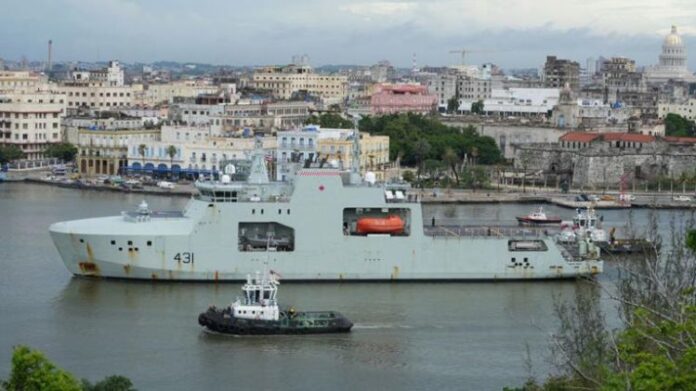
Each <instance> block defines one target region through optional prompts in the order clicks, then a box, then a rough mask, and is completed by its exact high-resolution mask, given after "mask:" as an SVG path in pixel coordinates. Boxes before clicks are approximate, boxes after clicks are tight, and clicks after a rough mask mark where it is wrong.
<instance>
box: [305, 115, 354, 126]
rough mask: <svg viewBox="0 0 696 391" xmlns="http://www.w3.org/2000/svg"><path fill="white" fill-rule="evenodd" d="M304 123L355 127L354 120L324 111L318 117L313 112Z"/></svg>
mask: <svg viewBox="0 0 696 391" xmlns="http://www.w3.org/2000/svg"><path fill="white" fill-rule="evenodd" d="M304 123H305V125H319V126H321V127H322V128H333V129H353V121H351V120H349V119H345V118H343V117H341V115H340V114H337V113H323V114H321V115H320V116H318V117H317V116H316V115H314V114H312V115H311V116H309V118H307V119H306V120H305V122H304Z"/></svg>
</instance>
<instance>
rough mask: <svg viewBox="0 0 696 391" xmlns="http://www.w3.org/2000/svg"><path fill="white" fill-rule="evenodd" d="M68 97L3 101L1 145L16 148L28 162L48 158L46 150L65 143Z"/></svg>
mask: <svg viewBox="0 0 696 391" xmlns="http://www.w3.org/2000/svg"><path fill="white" fill-rule="evenodd" d="M64 115H65V97H64V96H63V95H60V94H54V93H48V92H44V93H31V94H29V93H27V94H8V95H4V96H2V97H0V144H5V145H7V144H9V145H16V146H17V147H19V148H20V149H21V150H22V152H24V154H25V157H24V158H25V159H27V160H41V159H44V158H45V155H44V151H45V149H46V148H47V147H48V146H49V145H50V144H53V143H59V142H60V141H61V129H60V123H61V118H62V117H63V116H64Z"/></svg>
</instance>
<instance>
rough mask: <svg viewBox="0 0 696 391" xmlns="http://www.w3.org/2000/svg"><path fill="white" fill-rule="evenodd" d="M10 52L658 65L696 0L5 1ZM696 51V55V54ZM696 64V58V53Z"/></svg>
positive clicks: (693, 16) (685, 29)
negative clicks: (610, 59) (50, 43)
mask: <svg viewBox="0 0 696 391" xmlns="http://www.w3.org/2000/svg"><path fill="white" fill-rule="evenodd" d="M3 8H4V9H6V10H8V11H9V12H8V14H12V15H13V18H6V20H4V24H3V26H2V27H0V33H1V34H2V36H3V38H5V39H0V57H6V58H10V59H12V58H14V59H17V58H19V57H21V56H22V55H27V56H28V57H29V58H35V59H41V58H44V57H45V43H46V41H47V40H48V39H49V38H52V39H53V40H54V51H55V58H56V59H57V60H59V61H60V60H77V59H84V60H95V59H100V60H106V59H110V58H119V59H121V60H123V61H155V60H165V59H171V60H178V61H197V62H216V63H231V64H262V63H283V62H287V61H289V58H290V56H291V55H292V54H295V53H308V54H309V55H310V56H311V58H312V60H313V63H315V64H316V65H318V64H322V63H362V64H370V63H374V62H376V61H378V60H380V59H388V60H390V61H392V62H393V63H395V64H397V65H401V66H408V65H410V62H411V57H412V54H413V53H414V52H415V53H417V55H418V62H419V63H420V64H426V63H427V64H431V65H441V64H447V63H455V62H458V61H459V59H458V57H457V56H454V55H450V54H449V53H448V52H449V50H452V49H457V48H467V49H488V50H492V52H489V53H485V54H484V53H480V54H473V53H472V55H471V56H470V59H471V61H473V62H483V61H493V62H496V63H498V64H500V65H502V66H504V67H513V66H538V65H540V64H541V63H543V61H544V57H545V55H546V54H558V55H559V56H567V57H571V58H574V59H576V60H580V61H581V62H582V61H584V60H583V59H584V58H586V57H590V56H595V57H596V56H598V55H614V54H617V55H625V56H629V57H634V58H636V60H638V62H639V63H642V64H651V63H655V62H656V61H657V55H658V54H659V48H660V43H661V39H662V37H663V36H664V35H665V34H666V33H668V32H669V28H670V26H671V25H672V24H676V25H678V26H679V30H680V32H681V33H682V34H684V36H685V41H686V42H687V44H688V45H691V46H693V45H694V44H696V26H692V25H691V24H692V23H693V21H694V20H696V2H694V1H693V0H613V1H611V2H608V1H606V0H563V1H558V0H526V1H521V0H519V1H513V0H403V1H398V0H391V1H390V0H378V1H367V0H358V1H348V0H296V1H293V2H289V1H286V0H253V1H252V0H235V1H233V2H232V1H229V0H198V1H196V2H191V1H188V0H51V1H41V0H4V2H3ZM691 52H692V53H696V50H693V51H691ZM693 57H694V58H692V61H696V55H694V56H693Z"/></svg>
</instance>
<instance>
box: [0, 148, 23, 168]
mask: <svg viewBox="0 0 696 391" xmlns="http://www.w3.org/2000/svg"><path fill="white" fill-rule="evenodd" d="M23 157H24V152H22V150H21V149H19V148H18V147H17V146H16V145H0V164H5V163H9V162H11V161H13V160H17V159H21V158H23Z"/></svg>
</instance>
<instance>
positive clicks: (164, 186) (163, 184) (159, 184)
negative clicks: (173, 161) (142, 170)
mask: <svg viewBox="0 0 696 391" xmlns="http://www.w3.org/2000/svg"><path fill="white" fill-rule="evenodd" d="M157 187H159V188H161V189H168V190H172V189H174V187H175V185H174V184H173V183H172V182H167V181H160V182H157Z"/></svg>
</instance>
